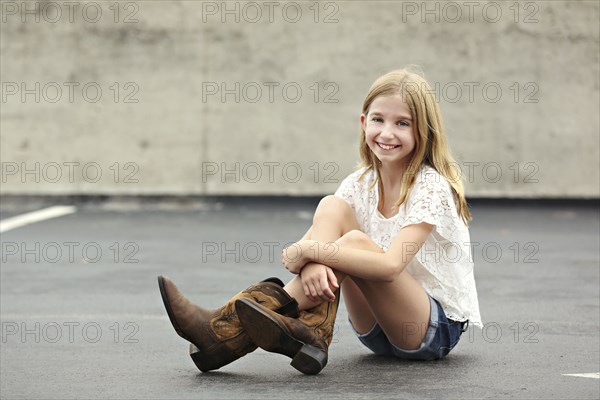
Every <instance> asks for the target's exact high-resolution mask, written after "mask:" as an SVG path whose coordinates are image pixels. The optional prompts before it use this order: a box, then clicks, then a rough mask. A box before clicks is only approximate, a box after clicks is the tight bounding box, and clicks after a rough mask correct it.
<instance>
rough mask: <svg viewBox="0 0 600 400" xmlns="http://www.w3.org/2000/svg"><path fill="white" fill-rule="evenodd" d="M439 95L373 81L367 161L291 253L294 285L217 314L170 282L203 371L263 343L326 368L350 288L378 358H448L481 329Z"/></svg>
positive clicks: (359, 326)
mask: <svg viewBox="0 0 600 400" xmlns="http://www.w3.org/2000/svg"><path fill="white" fill-rule="evenodd" d="M432 93H433V91H432V90H431V88H430V86H429V85H428V84H427V82H426V81H425V80H424V79H423V78H422V77H421V76H419V75H417V74H415V73H412V72H410V71H408V70H406V69H402V70H396V71H392V72H390V73H387V74H385V75H383V76H382V77H380V78H379V79H377V80H376V81H375V83H373V85H372V86H371V88H370V90H369V93H368V94H367V97H366V99H365V101H364V103H363V107H362V114H361V116H360V124H361V127H362V132H361V140H360V156H361V159H362V165H361V167H360V168H359V169H358V170H357V171H355V172H354V173H352V174H350V175H349V176H348V177H347V178H346V179H344V181H343V182H342V183H341V185H340V187H339V189H338V190H337V191H336V192H335V194H334V195H332V196H327V197H325V198H323V199H322V200H321V202H320V203H319V205H318V207H317V209H316V212H315V215H314V218H313V224H312V226H311V227H310V229H309V230H308V231H307V232H306V234H305V235H304V237H303V238H302V239H301V240H300V241H298V242H296V243H295V244H294V245H292V246H290V247H288V248H287V249H286V250H285V251H284V254H283V258H282V262H283V264H284V266H285V268H286V269H287V270H288V271H290V272H292V273H294V274H297V276H296V277H295V278H294V279H293V280H292V281H290V282H289V283H288V284H287V285H286V286H285V287H283V288H282V286H283V284H282V283H281V282H280V281H276V280H273V279H271V280H269V281H263V282H260V283H258V284H256V285H254V286H252V287H250V288H249V289H247V290H246V291H244V292H241V293H239V294H238V295H237V296H235V297H234V298H233V299H231V300H230V301H229V302H228V303H227V304H226V305H225V306H224V307H222V308H221V309H219V310H215V311H211V312H209V311H207V310H204V309H201V308H200V307H198V306H194V305H192V304H191V303H189V302H188V301H187V299H185V298H184V297H183V295H181V293H179V292H178V291H177V289H176V287H175V286H174V284H173V283H172V282H170V281H168V280H167V279H166V278H162V277H159V282H162V283H161V292H162V293H163V300H164V301H165V305H166V307H167V311H168V312H169V316H170V317H171V321H172V322H173V325H174V326H175V328H176V330H177V331H178V332H179V333H180V335H181V336H183V337H184V338H187V339H188V340H190V341H191V342H192V343H193V345H192V347H191V353H192V358H193V359H194V361H195V362H196V365H198V367H199V368H200V369H201V370H203V371H204V370H208V369H214V367H216V368H219V367H220V366H222V365H225V364H223V363H228V362H230V361H233V360H234V359H236V358H239V357H241V356H242V355H244V354H246V353H247V352H250V351H253V350H254V349H255V348H256V346H259V347H261V348H263V349H265V350H267V351H271V352H276V353H281V354H284V355H286V356H288V357H291V358H292V365H293V366H294V367H295V368H297V369H298V370H300V371H302V372H304V373H307V374H314V373H318V372H319V371H320V370H321V369H322V368H323V367H324V366H325V364H326V363H327V349H328V346H329V344H330V343H331V339H332V334H333V323H334V320H335V314H336V312H337V305H338V302H339V297H340V296H339V294H340V293H339V292H340V289H341V292H342V293H343V294H344V302H345V304H346V308H347V310H348V317H349V321H350V325H351V327H352V329H353V330H354V332H355V333H356V335H357V336H358V339H359V340H360V341H361V342H362V343H363V344H364V345H365V346H366V347H368V348H369V349H371V350H372V351H373V352H374V353H376V354H380V355H388V356H395V357H398V358H403V359H413V360H434V359H440V358H443V357H445V356H446V355H447V354H448V353H449V352H450V350H452V348H454V347H455V346H456V344H457V343H458V341H459V339H460V336H461V334H462V332H464V331H465V330H466V328H467V326H468V323H469V322H471V323H473V324H475V325H477V326H480V327H481V326H482V322H481V318H480V315H479V304H478V299H477V291H476V287H475V280H474V275H473V263H472V260H471V252H470V248H469V231H468V228H467V225H466V223H467V222H468V221H469V220H470V219H471V214H470V212H469V210H468V208H467V203H466V200H465V196H464V189H463V185H462V183H461V180H460V178H459V174H460V172H459V170H458V168H457V167H456V163H455V162H454V160H453V158H452V156H451V155H450V152H449V149H448V146H447V144H446V137H445V131H444V127H443V124H442V119H441V115H440V112H439V108H438V105H437V104H436V102H435V100H434V97H433V95H432ZM175 310H178V311H175ZM301 310H302V311H301ZM223 315H226V318H223ZM223 321H226V322H227V323H226V324H224V323H223ZM232 321H233V322H232ZM182 325H185V326H186V327H187V328H186V330H185V331H184V332H182V329H181V326H182ZM207 333H208V334H207ZM206 337H210V340H207V339H206ZM190 338H191V339H190ZM214 349H217V350H214Z"/></svg>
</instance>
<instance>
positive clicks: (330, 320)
mask: <svg viewBox="0 0 600 400" xmlns="http://www.w3.org/2000/svg"><path fill="white" fill-rule="evenodd" d="M334 294H335V300H334V301H332V302H329V301H324V302H323V303H321V304H319V305H317V306H315V307H313V308H311V309H308V310H305V311H302V312H301V313H300V317H299V318H298V320H299V321H300V322H302V323H303V324H304V325H306V326H307V327H308V328H310V329H311V330H312V331H313V332H314V333H315V335H317V336H318V337H319V338H321V339H322V340H323V342H325V344H326V345H327V347H329V345H330V344H331V341H332V340H333V330H334V327H335V319H336V315H337V311H338V307H339V304H340V296H339V295H340V291H339V289H338V290H336V291H335V293H334Z"/></svg>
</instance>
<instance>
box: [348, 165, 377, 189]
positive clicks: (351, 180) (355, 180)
mask: <svg viewBox="0 0 600 400" xmlns="http://www.w3.org/2000/svg"><path fill="white" fill-rule="evenodd" d="M373 177H374V171H373V170H370V171H367V167H361V168H359V169H357V170H356V171H354V172H352V173H350V174H349V175H348V176H347V177H346V178H344V180H343V181H342V185H353V186H364V185H369V184H370V183H371V182H372V180H373Z"/></svg>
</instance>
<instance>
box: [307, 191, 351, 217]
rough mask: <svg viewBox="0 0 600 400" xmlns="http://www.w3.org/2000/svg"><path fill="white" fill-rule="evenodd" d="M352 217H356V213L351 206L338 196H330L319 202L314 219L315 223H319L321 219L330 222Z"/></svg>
mask: <svg viewBox="0 0 600 400" xmlns="http://www.w3.org/2000/svg"><path fill="white" fill-rule="evenodd" d="M350 216H354V212H353V211H352V208H351V207H350V205H349V204H348V203H346V202H345V201H344V200H342V199H341V198H339V197H337V196H334V195H329V196H325V197H323V198H322V199H321V201H320V202H319V205H318V206H317V210H316V211H315V215H314V217H313V222H317V220H321V219H326V220H328V221H331V220H339V219H345V218H348V217H350Z"/></svg>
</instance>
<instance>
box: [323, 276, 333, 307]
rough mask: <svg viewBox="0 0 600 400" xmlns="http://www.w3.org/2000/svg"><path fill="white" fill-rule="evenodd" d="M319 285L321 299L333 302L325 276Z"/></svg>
mask: <svg viewBox="0 0 600 400" xmlns="http://www.w3.org/2000/svg"><path fill="white" fill-rule="evenodd" d="M320 283H321V288H322V289H323V290H322V291H321V298H322V299H323V300H325V301H333V300H335V295H334V294H333V292H332V291H331V288H330V287H329V282H328V281H327V275H323V277H322V279H321V282H320Z"/></svg>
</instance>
